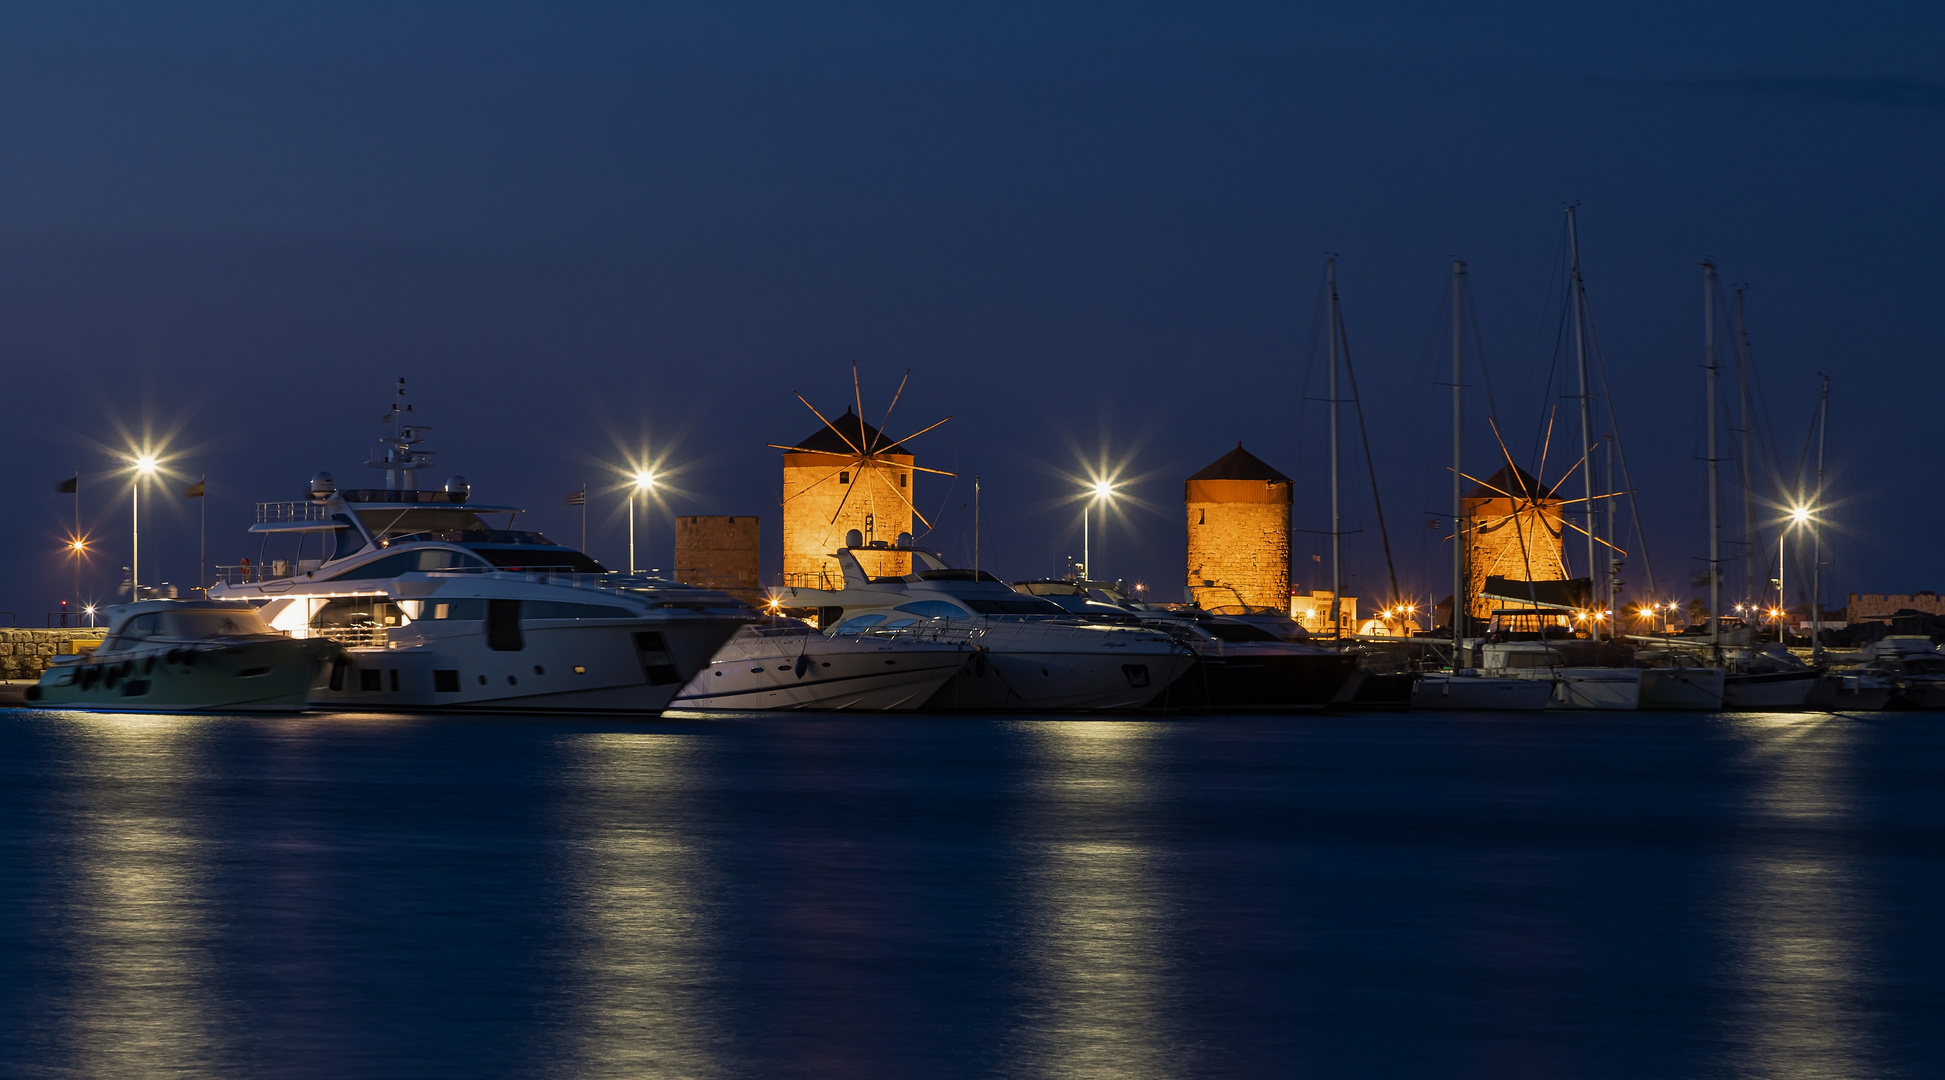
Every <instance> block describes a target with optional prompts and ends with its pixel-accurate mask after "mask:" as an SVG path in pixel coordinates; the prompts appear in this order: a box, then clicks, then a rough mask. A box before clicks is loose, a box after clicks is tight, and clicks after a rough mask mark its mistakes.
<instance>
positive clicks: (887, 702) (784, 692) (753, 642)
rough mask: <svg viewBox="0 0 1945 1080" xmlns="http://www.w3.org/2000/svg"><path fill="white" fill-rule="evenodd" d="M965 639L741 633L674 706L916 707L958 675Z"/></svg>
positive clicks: (860, 709)
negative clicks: (939, 640)
mask: <svg viewBox="0 0 1945 1080" xmlns="http://www.w3.org/2000/svg"><path fill="white" fill-rule="evenodd" d="M971 656H972V650H971V648H970V647H968V646H962V645H955V644H948V643H934V642H914V641H903V640H899V639H896V638H891V639H883V638H872V637H870V636H853V637H845V638H839V639H836V640H833V639H830V638H826V637H824V636H822V635H820V634H814V633H805V634H801V635H795V636H790V637H753V638H736V639H732V640H731V641H730V642H729V643H728V644H726V645H724V646H723V647H722V649H721V651H719V652H718V653H717V654H716V657H715V659H714V660H712V661H710V664H709V666H708V668H706V669H705V670H703V671H702V672H700V673H698V674H697V675H696V677H695V678H694V679H692V680H690V682H689V684H688V685H687V686H685V687H683V688H682V692H681V693H679V694H677V695H676V697H675V700H674V702H673V703H672V705H671V707H672V708H677V709H698V710H718V709H724V710H736V711H742V710H769V709H803V710H829V711H833V712H836V711H858V712H887V711H906V710H912V709H916V708H918V707H919V706H921V705H923V704H925V702H926V701H927V700H928V699H929V698H931V696H932V695H933V694H935V693H937V692H938V689H939V687H941V686H943V685H945V682H946V680H947V679H950V678H952V677H953V676H954V675H956V674H958V672H959V670H960V669H961V668H963V667H965V666H966V661H967V660H968V659H969V658H970V657H971Z"/></svg>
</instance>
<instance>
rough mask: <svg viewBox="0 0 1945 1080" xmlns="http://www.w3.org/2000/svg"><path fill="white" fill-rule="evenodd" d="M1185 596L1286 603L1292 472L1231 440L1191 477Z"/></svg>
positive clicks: (1227, 602)
mask: <svg viewBox="0 0 1945 1080" xmlns="http://www.w3.org/2000/svg"><path fill="white" fill-rule="evenodd" d="M1184 488H1185V491H1184V494H1183V501H1184V502H1185V503H1186V504H1187V506H1188V524H1189V560H1188V587H1189V595H1190V596H1191V597H1193V598H1194V600H1195V602H1196V603H1197V604H1199V605H1201V606H1202V607H1205V608H1211V609H1214V608H1224V607H1237V606H1242V607H1251V608H1270V609H1271V610H1274V611H1278V612H1284V613H1287V612H1288V611H1289V610H1290V478H1289V477H1287V476H1285V475H1283V474H1282V473H1280V472H1277V471H1276V470H1275V469H1272V468H1270V467H1269V466H1268V465H1266V464H1264V462H1263V460H1262V459H1261V458H1258V457H1257V456H1256V455H1255V454H1252V453H1250V452H1249V451H1247V450H1245V449H1243V444H1242V443H1240V442H1239V443H1237V444H1236V449H1234V450H1231V451H1230V452H1228V453H1227V454H1224V455H1223V456H1222V457H1220V458H1217V459H1216V460H1215V462H1213V463H1212V464H1211V465H1210V466H1209V467H1208V468H1206V469H1203V470H1202V471H1201V472H1199V473H1196V474H1195V475H1194V476H1191V477H1189V479H1188V483H1187V484H1185V485H1184Z"/></svg>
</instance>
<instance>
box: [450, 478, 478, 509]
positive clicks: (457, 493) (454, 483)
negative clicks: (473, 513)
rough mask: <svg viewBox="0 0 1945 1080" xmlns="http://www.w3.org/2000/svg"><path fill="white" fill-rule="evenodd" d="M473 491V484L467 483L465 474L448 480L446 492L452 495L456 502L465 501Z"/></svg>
mask: <svg viewBox="0 0 1945 1080" xmlns="http://www.w3.org/2000/svg"><path fill="white" fill-rule="evenodd" d="M472 493H473V485H471V484H469V483H467V482H466V478H465V477H463V476H455V477H453V478H452V479H451V480H448V481H446V494H448V495H450V496H452V501H454V502H456V503H463V502H465V501H466V497H467V496H469V495H471V494H472Z"/></svg>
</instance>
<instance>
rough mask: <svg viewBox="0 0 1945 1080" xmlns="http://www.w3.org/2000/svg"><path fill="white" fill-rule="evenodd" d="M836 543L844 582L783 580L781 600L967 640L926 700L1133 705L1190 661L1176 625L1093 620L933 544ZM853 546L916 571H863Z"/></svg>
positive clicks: (882, 628)
mask: <svg viewBox="0 0 1945 1080" xmlns="http://www.w3.org/2000/svg"><path fill="white" fill-rule="evenodd" d="M849 539H850V541H851V542H850V544H849V545H848V546H846V547H845V548H843V549H840V550H838V551H836V552H833V553H832V554H833V557H834V558H836V559H837V561H838V565H839V567H840V568H841V570H842V573H843V580H844V587H843V588H841V589H806V588H790V589H784V590H783V591H782V593H781V594H780V595H779V596H778V598H777V602H778V604H779V606H781V607H783V608H785V609H799V608H807V609H815V610H816V611H817V613H818V622H819V624H820V625H822V626H826V627H832V628H834V630H835V632H836V633H838V634H844V633H853V632H864V631H870V632H871V633H873V634H892V635H901V636H904V637H907V638H916V639H921V640H930V641H954V642H963V643H965V644H966V645H967V646H968V647H970V648H972V649H973V650H974V651H975V655H973V656H972V657H971V659H970V661H969V662H968V663H967V665H966V667H965V669H964V670H962V671H961V672H959V673H958V674H956V675H955V676H953V677H952V678H951V679H948V680H947V681H946V683H945V685H944V686H943V687H941V688H940V690H939V691H938V693H937V694H935V695H934V696H933V698H932V700H931V702H930V704H931V705H932V706H933V707H937V708H965V709H1015V710H1033V709H1135V708H1140V707H1142V706H1144V705H1146V704H1148V703H1149V702H1150V701H1152V700H1154V699H1155V698H1156V697H1158V696H1159V695H1160V694H1161V693H1162V692H1163V691H1164V690H1165V689H1167V688H1168V686H1169V684H1170V683H1172V682H1174V681H1175V679H1176V678H1177V677H1179V676H1180V675H1181V674H1182V673H1183V672H1184V671H1187V670H1188V669H1189V667H1190V666H1191V665H1192V664H1194V663H1195V660H1196V656H1195V654H1194V653H1193V652H1192V651H1191V650H1189V649H1188V648H1187V647H1185V646H1184V645H1182V644H1181V643H1180V642H1178V641H1177V640H1176V638H1175V636H1174V635H1172V634H1169V633H1167V632H1164V631H1161V630H1156V629H1152V628H1147V627H1141V626H1126V625H1094V624H1090V623H1088V622H1086V621H1085V620H1083V619H1080V618H1077V617H1075V616H1073V615H1071V614H1070V613H1068V612H1067V611H1064V610H1063V609H1061V608H1060V607H1059V606H1058V605H1056V604H1052V603H1049V602H1048V601H1046V600H1042V599H1039V598H1037V597H1032V596H1026V595H1023V594H1021V593H1018V592H1015V591H1014V590H1013V589H1011V588H1009V587H1008V586H1007V585H1006V583H1005V582H1002V581H1000V580H999V579H998V578H996V577H994V576H993V575H991V574H988V573H985V572H983V571H976V570H964V569H959V568H956V567H951V566H948V565H946V562H945V560H944V558H943V557H942V556H940V555H939V554H938V553H937V552H932V551H927V550H925V549H923V548H918V547H914V546H912V545H911V544H910V542H909V540H907V539H906V538H903V537H901V538H900V539H901V542H900V544H899V545H898V546H896V547H893V546H892V545H888V544H884V543H883V542H879V543H878V544H875V545H873V546H872V547H870V548H866V547H865V546H864V545H863V543H862V538H860V537H858V536H857V535H856V533H855V530H854V532H853V535H852V536H851V537H850V538H849ZM853 550H876V551H887V550H890V551H902V552H907V553H909V554H910V555H911V557H912V560H913V566H914V568H915V569H914V572H913V573H911V574H907V575H904V576H902V577H881V578H871V577H867V576H866V574H865V572H864V568H863V567H862V566H861V565H860V564H859V562H858V559H857V556H856V555H854V554H852V551H853Z"/></svg>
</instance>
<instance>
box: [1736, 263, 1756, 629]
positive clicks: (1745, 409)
mask: <svg viewBox="0 0 1945 1080" xmlns="http://www.w3.org/2000/svg"><path fill="white" fill-rule="evenodd" d="M1736 391H1737V396H1738V398H1739V402H1738V408H1737V418H1738V424H1737V427H1738V430H1737V432H1736V438H1737V439H1738V440H1739V441H1740V443H1741V446H1740V448H1739V449H1738V450H1737V454H1736V456H1737V458H1738V459H1739V460H1738V465H1739V467H1740V469H1741V473H1742V598H1743V600H1745V601H1747V602H1750V603H1754V602H1755V600H1756V597H1757V590H1755V589H1754V588H1752V587H1751V586H1752V585H1753V584H1754V582H1753V581H1752V580H1751V574H1750V571H1751V570H1752V569H1753V568H1754V567H1755V565H1756V549H1757V547H1758V546H1759V545H1758V543H1757V536H1756V494H1755V489H1754V488H1753V487H1751V486H1750V472H1751V465H1752V462H1751V460H1750V457H1749V432H1750V429H1751V428H1753V427H1754V426H1755V420H1754V419H1753V418H1752V416H1753V410H1751V409H1750V407H1749V322H1748V320H1747V319H1746V318H1745V315H1744V311H1743V301H1742V290H1741V289H1737V290H1736Z"/></svg>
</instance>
